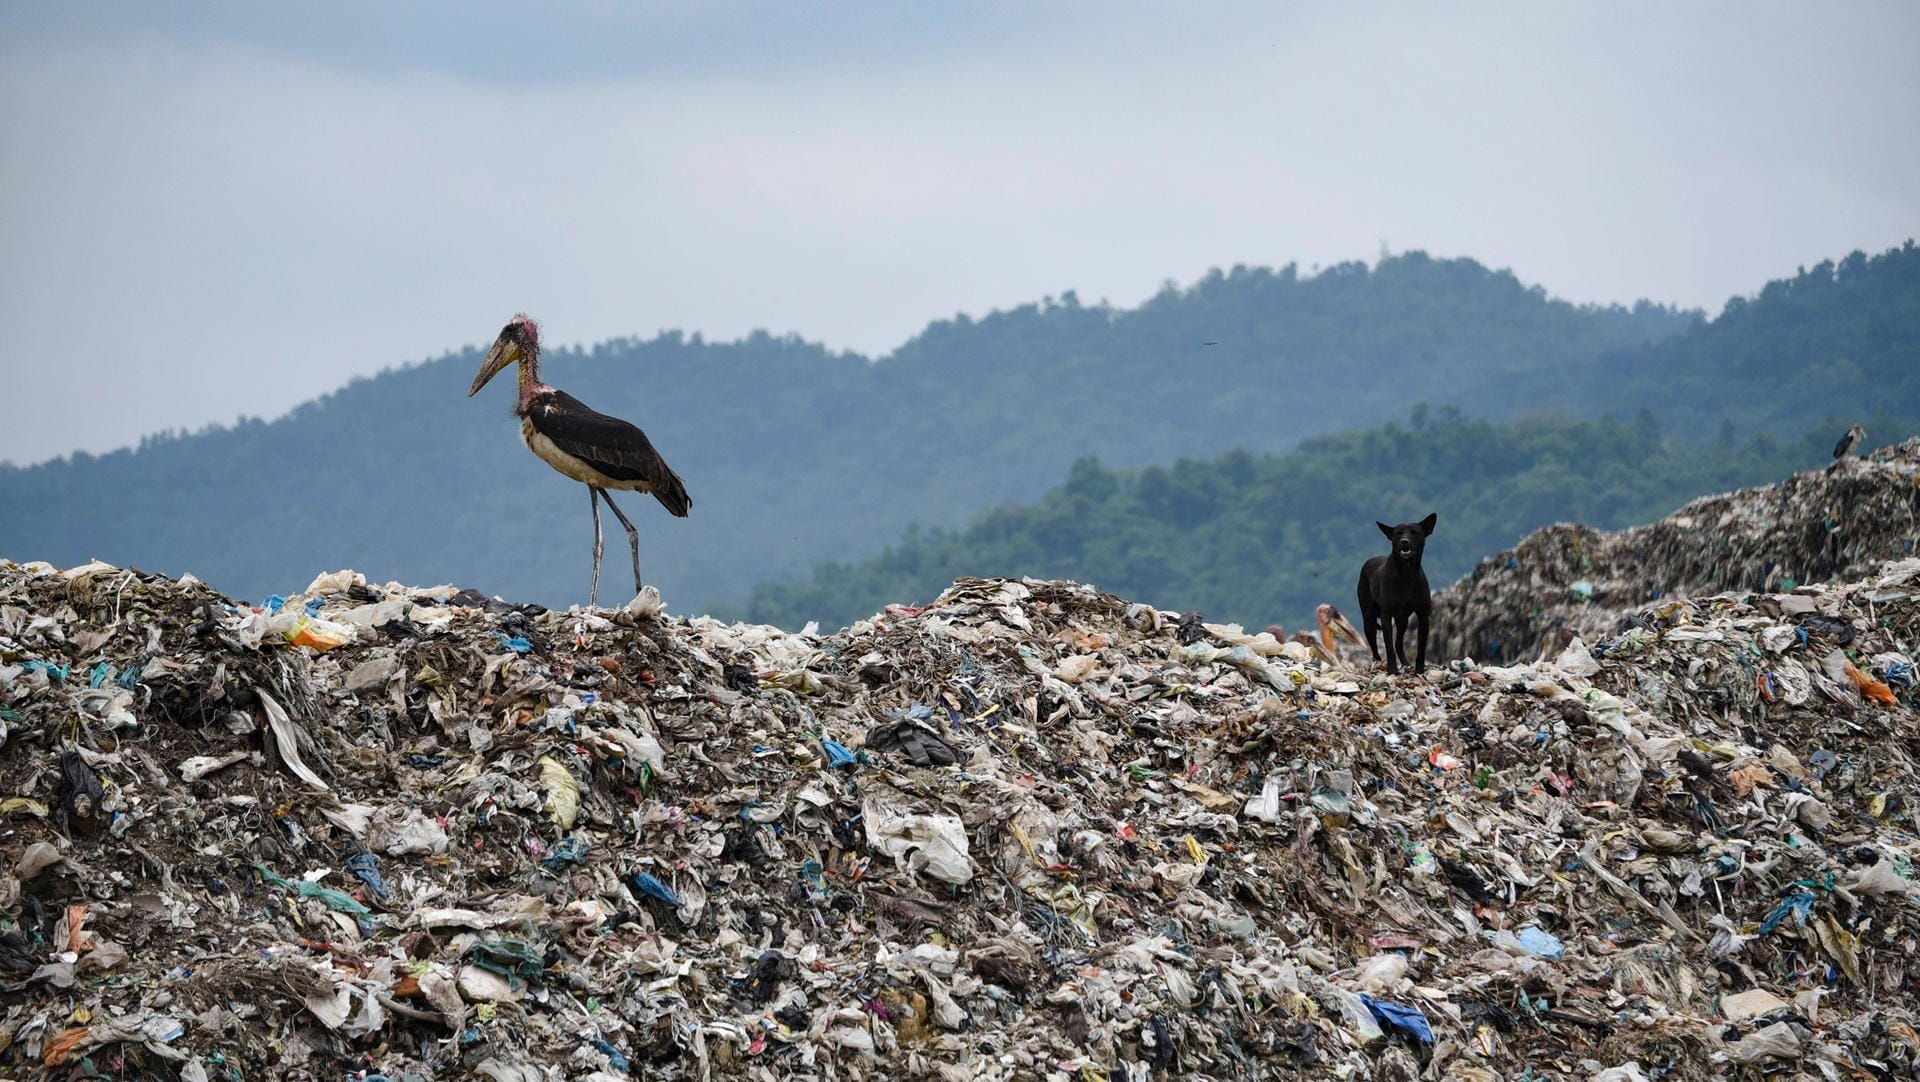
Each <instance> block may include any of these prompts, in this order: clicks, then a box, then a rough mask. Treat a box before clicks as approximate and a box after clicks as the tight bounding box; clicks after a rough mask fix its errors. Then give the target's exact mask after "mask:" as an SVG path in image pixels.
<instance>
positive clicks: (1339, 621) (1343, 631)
mask: <svg viewBox="0 0 1920 1082" xmlns="http://www.w3.org/2000/svg"><path fill="white" fill-rule="evenodd" d="M1327 627H1329V628H1331V629H1332V630H1333V633H1334V634H1336V635H1338V636H1340V637H1341V638H1343V639H1345V640H1347V641H1348V642H1350V643H1353V644H1354V645H1355V646H1359V645H1361V644H1363V643H1365V642H1366V641H1367V640H1365V639H1363V638H1361V637H1360V629H1359V628H1356V627H1354V626H1353V625H1352V624H1351V623H1349V622H1348V621H1347V618H1346V617H1344V616H1342V615H1340V610H1339V609H1335V610H1333V614H1332V615H1331V616H1329V617H1328V618H1327Z"/></svg>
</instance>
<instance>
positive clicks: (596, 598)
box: [587, 485, 613, 608]
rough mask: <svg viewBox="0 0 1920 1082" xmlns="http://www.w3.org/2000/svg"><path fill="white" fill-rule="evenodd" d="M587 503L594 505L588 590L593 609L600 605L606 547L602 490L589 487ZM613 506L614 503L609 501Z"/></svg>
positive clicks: (590, 605)
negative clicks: (590, 572)
mask: <svg viewBox="0 0 1920 1082" xmlns="http://www.w3.org/2000/svg"><path fill="white" fill-rule="evenodd" d="M587 502H588V503H591V504H592V505H593V585H592V586H591V587H588V589H587V607H588V608H593V607H594V606H595V605H598V604H599V603H600V551H601V549H602V548H604V547H605V546H606V539H605V538H603V537H601V536H600V490H599V489H598V488H595V487H594V486H592V485H588V486H587ZM607 503H608V505H609V506H611V505H612V503H613V501H612V500H608V501H607Z"/></svg>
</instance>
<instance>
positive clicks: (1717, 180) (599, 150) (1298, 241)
mask: <svg viewBox="0 0 1920 1082" xmlns="http://www.w3.org/2000/svg"><path fill="white" fill-rule="evenodd" d="M389 7H393V8H394V10H395V11H397V12H398V14H387V15H382V14H380V13H382V12H387V11H388V9H389ZM147 10H148V9H147V8H144V7H121V8H95V7H92V6H83V5H68V6H64V7H59V8H56V7H53V6H44V7H38V6H36V7H26V6H15V7H13V8H10V9H8V11H7V14H6V15H5V16H4V17H3V18H0V28H6V29H8V30H9V31H10V32H8V33H7V34H6V35H5V37H6V40H7V44H5V45H4V46H0V97H4V100H6V101H7V102H8V103H9V108H8V110H7V111H6V113H5V115H4V118H0V124H3V125H4V141H3V142H0V193H4V197H5V206H6V208H7V213H6V214H5V215H4V216H0V319H4V321H5V323H6V325H7V326H8V327H9V330H10V334H9V336H8V343H9V344H8V348H7V350H6V351H5V353H4V360H0V365H4V367H3V368H0V379H4V380H5V381H6V385H7V386H8V387H9V388H13V389H23V390H31V389H32V388H35V387H41V388H45V393H40V394H32V393H25V394H8V395H5V396H0V458H10V459H12V460H14V461H34V460H38V459H42V458H45V457H47V456H50V455H54V454H59V453H63V452H66V451H69V450H72V449H75V448H85V449H91V450H101V449H105V448H110V447H113V446H118V445H123V444H126V443H128V442H130V441H132V440H134V439H136V438H137V437H138V436H139V435H141V434H142V433H145V432H149V431H152V430H155V429H159V428H165V427H175V426H196V425H199V424H203V423H206V422H208V421H226V420H231V419H232V418H233V417H235V416H236V415H238V414H241V413H248V414H265V415H269V416H270V415H273V414H276V413H278V412H280V411H283V410H285V409H287V408H288V407H290V406H292V405H294V404H296V403H297V402H298V401H300V400H303V399H305V398H308V397H311V396H313V395H314V394H318V393H322V392H324V391H326V390H329V389H331V388H333V387H336V386H338V385H340V384H341V383H343V382H344V381H345V380H347V379H348V378H351V377H352V376H354V375H360V374H368V373H372V372H374V371H377V370H378V369H380V368H382V367H385V366H388V365H391V364H394V363H399V362H403V361H406V360H410V359H417V358H421V357H425V356H430V355H434V354H437V353H438V352H440V351H441V350H443V349H445V348H449V347H456V346H458V345H461V344H464V343H472V342H478V341H479V340H480V339H482V338H485V337H488V336H490V334H491V332H492V331H493V330H495V329H496V328H497V327H498V325H499V323H500V322H501V320H502V319H503V318H504V316H506V315H508V314H511V313H512V312H514V311H516V310H520V309H525V310H527V311H529V312H532V313H534V314H536V315H538V316H540V317H541V318H542V319H543V320H544V321H545V323H546V325H547V329H548V333H549V335H550V336H551V337H552V338H553V339H555V340H562V341H590V340H594V339H599V338H603V337H608V336H612V335H618V334H627V333H641V334H646V333H651V332H652V331H654V330H656V329H659V328H664V327H681V328H686V329H688V330H699V331H701V332H703V333H705V334H707V335H708V336H709V337H726V336H732V335H737V334H740V333H744V332H746V331H748V330H751V329H753V328H756V327H766V328H768V329H770V330H773V331H775V332H784V331H789V330H791V331H797V332H800V333H802V334H804V335H806V336H808V337H812V338H819V339H823V340H825V341H827V342H828V343H830V344H832V345H836V346H845V347H850V348H858V349H861V350H865V351H869V352H874V353H878V352H884V351H885V350H887V349H889V348H891V347H892V346H894V345H897V344H898V343H899V342H900V341H901V340H902V339H903V338H904V337H905V336H907V335H909V334H911V333H913V332H914V331H915V330H916V329H918V328H919V327H920V326H922V325H923V324H924V323H925V322H926V321H927V320H928V319H930V318H934V317H938V316H942V315H947V314H951V313H952V312H954V311H956V310H965V311H971V312H975V313H978V312H981V311H983V310H985V309H987V308H990V307H992V306H995V305H1006V304H1012V303H1020V302H1023V301H1025V300H1029V299H1032V298H1034V297H1037V296H1039V295H1041V294H1044V293H1057V292H1060V291H1062V290H1066V289H1076V290H1078V291H1079V292H1080V294H1081V296H1082V297H1085V298H1088V299H1093V298H1099V297H1107V298H1110V299H1111V300H1113V301H1114V302H1115V303H1120V304H1128V303H1133V302H1136V301H1138V300H1139V299H1141V298H1143V297H1144V296H1146V295H1147V294H1149V293H1151V292H1152V291H1153V290H1154V289H1155V288H1157V286H1158V284H1159V283H1160V282H1161V281H1162V280H1163V279H1165V278H1167V277H1169V276H1173V277H1180V278H1192V277H1194V276H1197V275H1198V274H1200V273H1202V272H1203V271H1204V270H1206V269H1207V268H1208V267H1211V266H1216V265H1229V264H1232V263H1235V262H1257V263H1279V262H1287V261H1290V260H1297V261H1299V262H1300V263H1301V264H1302V265H1303V266H1308V265H1312V264H1315V263H1330V262H1334V261H1337V260H1342V259H1353V258H1370V257H1371V256H1372V255H1373V254H1374V253H1375V252H1376V251H1377V250H1378V249H1379V247H1380V245H1381V244H1382V243H1383V242H1385V243H1388V244H1390V245H1391V246H1392V247H1394V248H1395V249H1404V248H1412V247H1424V248H1427V249H1429V250H1432V251H1434V252H1436V253H1442V254H1465V255H1472V256H1475V257H1477V258H1480V259H1482V260H1483V261H1486V262H1489V263H1492V264H1495V265H1500V266H1511V267H1512V268H1513V269H1514V270H1515V271H1516V272H1517V273H1519V274H1520V275H1521V276H1522V277H1524V278H1526V279H1528V280H1530V281H1537V282H1540V283H1542V284H1544V285H1545V286H1547V287H1548V288H1549V289H1550V290H1551V291H1552V292H1554V293H1557V294H1559V295H1562V296H1566V297H1569V298H1571V299H1575V300H1592V301H1631V300H1633V299H1636V298H1638V297H1641V296H1647V297H1651V298H1654V299H1657V300H1665V301H1673V302H1679V303H1684V304H1690V305H1699V306H1703V307H1708V308H1717V307H1718V305H1719V303H1720V302H1721V301H1723V300H1724V299H1725V298H1726V297H1727V296H1728V295H1730V294H1733V293H1739V292H1748V291H1751V290H1753V289H1755V288H1757V287H1758V286H1759V285H1760V284H1761V283H1762V282H1763V281H1764V280H1765V279H1766V278H1768V277H1770V276H1775V275H1778V274H1781V273H1786V272H1790V271H1791V270H1792V269H1793V268H1794V266H1795V265H1797V264H1801V263H1810V262H1813V261H1815V260H1818V259H1821V258H1826V257H1836V256H1839V255H1842V254H1844V253H1845V252H1846V251H1848V250H1850V249H1852V248H1864V249H1868V250H1874V249H1878V248H1884V247H1887V246H1890V245H1893V244H1896V243H1898V242H1900V241H1901V240H1903V239H1905V238H1906V237H1908V236H1912V235H1915V234H1916V233H1920V228H1916V226H1917V225H1920V138H1916V136H1915V135H1914V133H1913V126H1912V124H1911V122H1910V120H1911V112H1912V107H1913V106H1914V104H1915V103H1917V102H1920V74H1916V71H1915V67H1914V65H1912V64H1911V63H1910V62H1909V61H1908V58H1909V57H1910V56H1911V53H1912V49H1913V47H1914V46H1915V45H1916V44H1920V9H1916V8H1913V7H1911V6H1909V5H1900V4H1894V5H1886V6H1863V5H1850V6H1847V7H1844V8H1837V9H1829V8H1826V7H1821V8H1813V7H1804V8H1803V7H1794V6H1779V7H1755V6H1752V5H1742V6H1737V7H1736V6H1724V7H1722V6H1692V5H1690V6H1687V7H1686V8H1684V9H1681V10H1677V11H1675V10H1667V9H1665V8H1661V7H1652V6H1648V7H1635V6H1632V5H1628V6H1625V7H1621V6H1619V5H1608V6H1606V7H1593V8H1581V9H1575V8H1568V7H1566V6H1552V7H1540V6H1533V5H1529V6H1513V7H1506V6H1501V7H1475V8H1470V9H1466V10H1444V11H1443V10H1437V9H1432V8H1364V9H1348V8H1344V7H1343V8H1309V9H1301V10H1288V11H1280V12H1277V13H1276V12H1270V11H1269V10H1268V8H1267V6H1266V5H1255V6H1248V7H1242V8H1232V7H1223V8H1209V9H1207V11H1206V13H1205V15H1204V16H1200V17H1194V16H1186V15H1175V14H1174V13H1173V12H1172V10H1171V9H1156V8H1128V9H1124V10H1115V9H1109V8H1107V7H1104V6H1103V7H1098V8H1094V7H1049V8H1048V9H1046V10H1047V11H1048V14H1047V15H1046V16H1045V17H1044V18H1042V17H1038V16H1033V15H1029V14H1027V13H1026V12H1025V11H1023V10H1022V9H1020V8H1015V7H1012V6H1005V7H997V8H988V9H983V11H982V13H981V14H980V15H979V16H978V17H977V18H975V19H972V20H968V21H966V22H965V23H964V24H962V23H961V22H960V21H959V20H957V18H956V17H954V16H951V15H949V16H945V17H944V18H946V19H947V20H948V23H947V24H946V25H933V26H928V25H923V24H920V23H917V22H915V21H913V20H912V19H910V18H907V17H905V16H902V15H901V14H900V12H903V11H909V10H912V11H923V10H926V9H922V8H911V9H909V8H907V7H896V6H893V5H877V6H874V7H855V6H842V7H833V8H829V9H824V14H819V15H817V16H815V17H803V15H801V14H796V12H798V11H800V10H801V9H800V8H799V7H798V6H796V7H795V8H794V9H792V10H785V9H776V8H764V10H763V9H762V8H753V9H748V8H732V7H719V8H713V9H705V8H701V9H694V8H688V9H676V10H668V11H667V13H666V14H664V15H662V14H652V13H648V14H638V15H636V14H632V13H628V12H627V11H626V7H625V6H622V5H595V6H586V7H583V8H581V9H579V10H578V11H577V12H576V13H575V14H576V15H577V18H574V19H565V20H562V19H552V20H546V21H540V22H535V23H528V22H527V21H526V20H527V19H528V16H527V14H526V9H524V8H523V7H509V6H507V5H482V6H480V7H478V8H475V9H471V10H472V11H474V12H475V14H474V15H473V16H472V17H471V18H468V19H466V20H464V21H460V22H458V23H457V24H456V23H454V22H450V21H448V17H447V15H446V11H445V9H438V8H435V7H433V6H431V5H429V6H425V7H420V6H413V7H409V6H405V5H402V6H389V5H379V6H375V5H370V4H368V5H360V6H350V7H347V8H337V9H336V8H329V9H328V10H329V11H330V12H331V13H332V14H331V15H330V17H329V21H328V22H326V23H325V24H324V25H317V26H314V27H304V28H303V27H302V26H300V25H298V24H296V23H295V22H293V21H292V20H294V19H296V18H299V16H295V15H289V14H284V13H278V12H267V13H265V14H259V13H256V14H254V15H252V16H249V17H248V18H241V17H239V16H238V15H237V14H236V11H237V9H236V8H235V7H232V6H228V5H218V4H200V5H189V6H187V7H184V8H178V9H176V8H173V7H169V8H166V9H164V10H166V11H168V12H172V13H173V14H170V15H168V17H167V18H166V19H165V20H164V21H163V20H162V19H161V18H160V17H159V16H157V15H153V14H142V13H143V12H146V11H147ZM152 10H153V11H160V10H163V9H159V8H155V9H152ZM244 10H245V11H248V12H252V11H254V9H253V8H252V7H251V6H249V7H247V8H245V9H244ZM462 10H468V9H467V8H466V7H465V6H464V5H463V6H462ZM76 11H77V12H78V14H74V12H76ZM63 12H64V13H66V14H61V13H63ZM102 12H104V14H102ZM767 12H773V13H774V14H772V15H768V14H766V13H767ZM768 18H772V19H775V20H777V21H775V22H773V23H771V24H769V23H766V22H765V20H766V19H768ZM382 20H385V21H384V22H383V21H382ZM9 23H11V26H8V24H9ZM436 28H437V29H438V30H439V31H440V32H439V33H437V34H436V33H434V32H433V31H434V30H435V29H436ZM308 31H311V32H310V33H309V32H308Z"/></svg>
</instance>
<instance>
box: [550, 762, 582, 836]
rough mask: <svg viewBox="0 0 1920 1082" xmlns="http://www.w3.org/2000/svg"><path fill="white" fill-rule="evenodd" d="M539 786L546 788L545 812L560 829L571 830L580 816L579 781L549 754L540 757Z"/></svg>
mask: <svg viewBox="0 0 1920 1082" xmlns="http://www.w3.org/2000/svg"><path fill="white" fill-rule="evenodd" d="M540 788H542V789H544V790H546V794H547V801H546V807H547V814H548V815H550V816H552V817H553V824H554V825H555V826H557V827H559V828H560V829H561V830H572V829H573V824H574V822H575V821H576V820H578V819H579V818H580V783H579V782H577V781H575V780H574V779H573V775H572V774H570V773H568V772H567V768H566V767H564V766H561V765H560V764H559V763H558V762H556V761H555V760H554V759H553V758H552V757H551V756H547V755H542V756H541V757H540Z"/></svg>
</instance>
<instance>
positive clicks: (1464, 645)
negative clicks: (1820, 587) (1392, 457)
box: [1433, 439, 1920, 661]
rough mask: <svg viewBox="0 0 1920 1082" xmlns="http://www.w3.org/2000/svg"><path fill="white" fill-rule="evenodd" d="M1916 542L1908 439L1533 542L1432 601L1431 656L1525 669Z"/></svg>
mask: <svg viewBox="0 0 1920 1082" xmlns="http://www.w3.org/2000/svg"><path fill="white" fill-rule="evenodd" d="M1443 517H1444V516H1443ZM1916 543H1920V439H1913V440H1908V441H1906V442H1905V443H1902V444H1899V445H1897V446H1893V447H1887V448H1882V449H1881V450H1879V451H1877V452H1875V453H1874V454H1873V455H1871V456H1869V457H1867V458H1847V459H1842V460H1840V461H1838V462H1836V463H1835V464H1834V465H1833V466H1831V467H1830V468H1827V469H1822V470H1816V471H1811V472H1807V473H1801V474H1796V475H1794V476H1793V477H1790V478H1788V479H1787V480H1785V481H1782V482H1780V483H1778V484H1772V485H1764V486H1762V487H1759V488H1750V489H1742V490H1740V491H1738V492H1729V493H1723V494H1720V495H1715V496H1703V497H1701V498H1700V499H1697V500H1694V501H1693V502H1692V503H1689V504H1687V505H1686V506H1685V507H1682V508H1681V509H1680V510H1678V511H1676V512H1674V513H1673V514H1672V515H1670V516H1668V517H1667V518H1665V519H1662V520H1661V521H1659V522H1655V523H1652V524H1650V525H1646V526H1636V527H1634V528H1632V529H1627V530H1619V531H1616V532H1613V533H1602V532H1600V531H1598V530H1593V529H1590V528H1588V527H1586V526H1578V525H1570V524H1560V525H1555V526H1548V527H1546V528H1545V529H1542V530H1538V531H1536V532H1534V533H1533V534H1531V535H1529V536H1528V537H1527V538H1526V539H1525V540H1523V541H1521V542H1520V543H1519V544H1518V545H1516V546H1515V547H1514V548H1512V549H1509V550H1508V551H1506V552H1502V553H1498V554H1496V555H1493V556H1489V557H1487V558H1486V559H1484V560H1482V561H1481V562H1480V564H1479V565H1478V566H1477V567H1475V568H1474V569H1473V571H1472V572H1470V573H1469V574H1468V575H1467V576H1466V577H1465V578H1464V579H1461V580H1460V581H1459V582H1457V583H1455V584H1453V585H1452V586H1449V587H1448V588H1447V589H1445V590H1443V591H1441V592H1440V593H1439V594H1437V595H1436V596H1435V598H1434V601H1435V611H1434V621H1433V623H1434V631H1433V635H1434V644H1433V645H1434V652H1435V653H1437V654H1438V655H1440V656H1442V657H1474V658H1484V659H1489V660H1496V661H1507V660H1512V659H1514V658H1526V659H1529V660H1531V659H1533V658H1536V657H1540V656H1543V654H1545V653H1550V652H1552V651H1557V650H1558V649H1559V648H1560V646H1561V644H1562V640H1563V638H1564V636H1563V635H1562V629H1566V630H1568V631H1572V632H1575V633H1578V634H1582V635H1586V636H1588V637H1591V636H1593V635H1596V634H1600V633H1603V632H1610V631H1614V630H1617V629H1618V628H1619V627H1620V622H1621V618H1622V617H1623V616H1625V615H1626V614H1627V613H1629V612H1631V611H1633V610H1634V609H1637V608H1639V607H1640V606H1642V605H1646V604H1649V603H1651V602H1657V601H1659V600H1660V599H1662V598H1670V597H1675V596H1700V595H1705V594H1715V593H1720V592H1722V591H1772V590H1792V589H1793V588H1794V587H1795V586H1796V585H1798V584H1800V583H1809V582H1832V581H1836V580H1842V579H1845V578H1848V577H1851V576H1853V575H1856V574H1859V573H1862V572H1864V571H1865V570H1866V569H1868V568H1871V567H1872V566H1874V565H1875V564H1877V563H1878V562H1879V561H1882V560H1887V559H1894V558H1898V557H1902V556H1909V555H1912V554H1913V553H1914V551H1915V546H1916Z"/></svg>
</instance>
